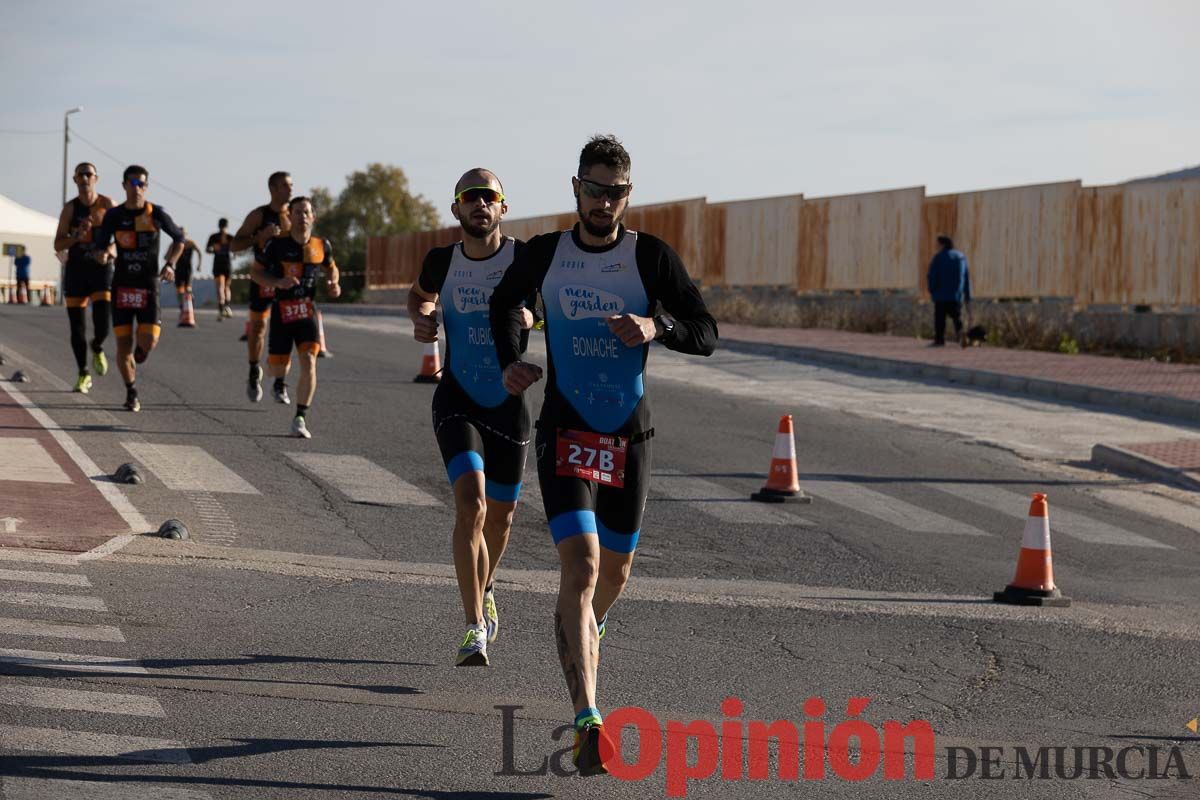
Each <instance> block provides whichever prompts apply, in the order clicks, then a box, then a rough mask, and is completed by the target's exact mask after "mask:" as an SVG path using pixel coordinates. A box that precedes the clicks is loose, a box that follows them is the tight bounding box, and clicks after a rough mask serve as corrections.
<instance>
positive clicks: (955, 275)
mask: <svg viewBox="0 0 1200 800" xmlns="http://www.w3.org/2000/svg"><path fill="white" fill-rule="evenodd" d="M926 282H927V283H928V285H929V294H930V296H931V297H932V298H933V300H934V302H937V303H962V302H964V301H966V302H968V303H969V302H971V274H970V273H969V272H968V271H967V257H966V256H964V255H963V254H962V252H961V251H959V250H953V249H951V248H949V247H944V248H942V249H941V250H940V251H938V253H937V255H935V256H934V257H933V260H932V261H930V262H929V275H928V276H927V278H926Z"/></svg>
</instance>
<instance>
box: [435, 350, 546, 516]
mask: <svg viewBox="0 0 1200 800" xmlns="http://www.w3.org/2000/svg"><path fill="white" fill-rule="evenodd" d="M442 375H443V377H442V380H441V382H440V383H438V387H437V389H436V390H434V393H433V432H434V435H435V436H437V442H438V448H439V449H440V450H441V451H442V463H444V464H445V465H446V477H447V478H449V479H450V485H451V486H453V485H454V483H455V481H457V480H458V479H459V478H461V477H462V476H463V475H465V474H466V473H468V472H482V473H483V477H484V482H483V483H484V494H485V496H486V497H488V498H489V499H492V500H497V501H499V502H502V503H515V502H517V497H518V496H520V494H521V483H522V481H523V478H524V473H525V458H526V455H527V454H528V452H529V435H530V432H531V429H532V426H531V424H530V422H531V420H530V415H529V403H528V402H527V401H526V399H525V397H524V395H522V396H520V397H514V396H512V395H510V396H509V397H508V399H506V400H505V401H504V402H503V403H501V404H500V405H498V406H496V407H495V408H484V407H483V406H480V405H479V404H478V403H476V402H475V401H474V400H472V399H471V398H470V396H468V395H467V393H466V392H464V391H463V389H462V387H461V386H459V385H458V381H456V380H455V379H454V378H453V377H452V376H450V375H449V374H448V373H442Z"/></svg>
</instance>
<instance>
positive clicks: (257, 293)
mask: <svg viewBox="0 0 1200 800" xmlns="http://www.w3.org/2000/svg"><path fill="white" fill-rule="evenodd" d="M263 291H264V290H263V287H261V286H259V285H258V284H257V283H255V282H254V281H250V311H251V312H252V313H255V314H264V315H265V314H266V313H267V312H270V313H271V316H272V318H273V317H274V316H275V312H274V311H272V310H271V304H272V303H274V302H275V290H274V289H268V290H266V291H267V292H269V294H266V295H264V294H263Z"/></svg>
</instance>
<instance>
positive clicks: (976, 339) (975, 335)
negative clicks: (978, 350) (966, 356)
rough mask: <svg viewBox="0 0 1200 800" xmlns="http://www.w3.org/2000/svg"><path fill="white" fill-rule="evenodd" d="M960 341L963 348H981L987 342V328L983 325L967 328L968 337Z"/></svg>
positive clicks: (963, 337)
mask: <svg viewBox="0 0 1200 800" xmlns="http://www.w3.org/2000/svg"><path fill="white" fill-rule="evenodd" d="M959 341H960V342H961V343H962V346H963V347H968V346H970V347H980V346H982V345H983V344H984V342H986V341H987V328H985V327H983V326H982V325H972V326H971V327H970V328H967V331H966V335H964V336H962V337H961V338H960V339H959Z"/></svg>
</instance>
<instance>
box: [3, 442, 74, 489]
mask: <svg viewBox="0 0 1200 800" xmlns="http://www.w3.org/2000/svg"><path fill="white" fill-rule="evenodd" d="M0 481H27V482H33V483H70V482H71V478H70V476H68V475H67V473H65V472H63V468H62V467H60V466H59V465H58V462H56V461H55V460H54V457H53V456H51V455H50V453H49V452H48V451H47V450H46V448H45V447H42V445H41V443H40V442H39V441H38V440H37V439H27V438H24V437H19V436H3V437H0Z"/></svg>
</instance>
